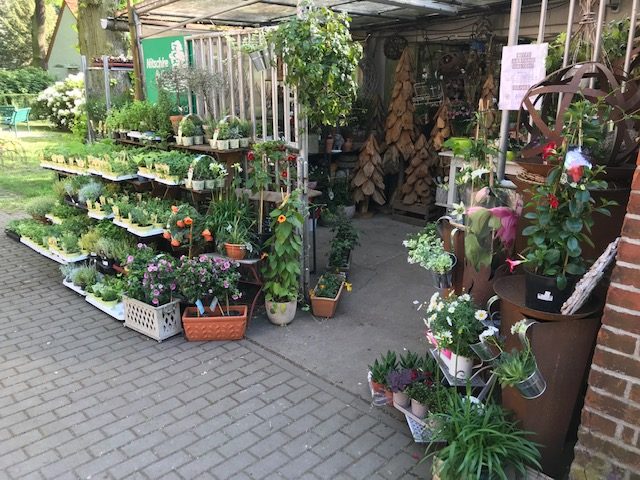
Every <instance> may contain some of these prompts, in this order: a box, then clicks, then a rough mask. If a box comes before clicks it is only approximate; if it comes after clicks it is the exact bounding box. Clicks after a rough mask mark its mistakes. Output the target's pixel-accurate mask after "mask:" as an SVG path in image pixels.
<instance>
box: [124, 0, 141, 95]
mask: <svg viewBox="0 0 640 480" xmlns="http://www.w3.org/2000/svg"><path fill="white" fill-rule="evenodd" d="M127 16H128V17H129V36H130V37H131V53H132V55H133V73H134V75H133V79H134V92H135V99H136V100H142V99H143V98H144V94H143V93H142V67H141V65H142V64H141V63H140V44H139V38H138V31H137V28H136V21H135V16H136V14H135V12H134V10H133V7H132V6H131V0H127Z"/></svg>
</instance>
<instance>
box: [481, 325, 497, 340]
mask: <svg viewBox="0 0 640 480" xmlns="http://www.w3.org/2000/svg"><path fill="white" fill-rule="evenodd" d="M497 333H498V329H497V328H496V327H493V326H492V327H487V328H486V329H485V330H484V331H483V332H482V333H481V334H480V335H479V336H478V338H479V339H480V341H481V342H484V341H485V340H486V339H487V338H489V337H494V336H496V334H497Z"/></svg>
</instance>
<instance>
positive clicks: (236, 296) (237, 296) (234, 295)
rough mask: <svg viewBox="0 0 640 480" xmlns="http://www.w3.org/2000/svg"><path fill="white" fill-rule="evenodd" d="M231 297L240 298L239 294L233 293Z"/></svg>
mask: <svg viewBox="0 0 640 480" xmlns="http://www.w3.org/2000/svg"><path fill="white" fill-rule="evenodd" d="M231 298H233V299H234V300H238V299H239V298H240V295H236V294H235V293H234V294H233V295H231Z"/></svg>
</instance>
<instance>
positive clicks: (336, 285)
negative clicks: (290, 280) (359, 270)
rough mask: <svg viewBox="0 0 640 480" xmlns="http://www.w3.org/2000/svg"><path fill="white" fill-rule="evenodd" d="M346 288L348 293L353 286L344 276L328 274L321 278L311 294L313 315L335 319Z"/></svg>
mask: <svg viewBox="0 0 640 480" xmlns="http://www.w3.org/2000/svg"><path fill="white" fill-rule="evenodd" d="M344 287H346V289H347V291H350V290H351V285H350V284H348V283H346V282H345V278H344V275H342V274H339V273H330V272H327V273H325V274H323V275H322V276H320V278H319V279H318V282H317V283H316V286H315V287H314V288H313V289H312V290H311V292H310V296H311V310H312V312H313V314H314V315H315V316H316V317H325V318H333V316H334V315H335V313H336V308H337V307H338V301H339V300H340V295H342V289H343V288H344Z"/></svg>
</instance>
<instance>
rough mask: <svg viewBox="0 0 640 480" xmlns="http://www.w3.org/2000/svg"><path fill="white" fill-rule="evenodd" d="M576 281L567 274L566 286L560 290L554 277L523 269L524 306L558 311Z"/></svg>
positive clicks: (544, 310)
mask: <svg viewBox="0 0 640 480" xmlns="http://www.w3.org/2000/svg"><path fill="white" fill-rule="evenodd" d="M577 281H578V278H577V277H569V276H567V286H566V287H565V288H564V289H562V290H560V289H559V288H558V284H557V283H556V277H545V276H543V275H537V274H535V273H533V272H530V271H528V270H526V269H525V301H524V303H525V306H526V307H528V308H532V309H534V310H539V311H541V312H550V313H559V312H560V308H562V305H563V304H564V302H566V301H567V299H568V298H569V297H570V296H571V294H572V293H573V289H574V287H575V286H576V282H577Z"/></svg>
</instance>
